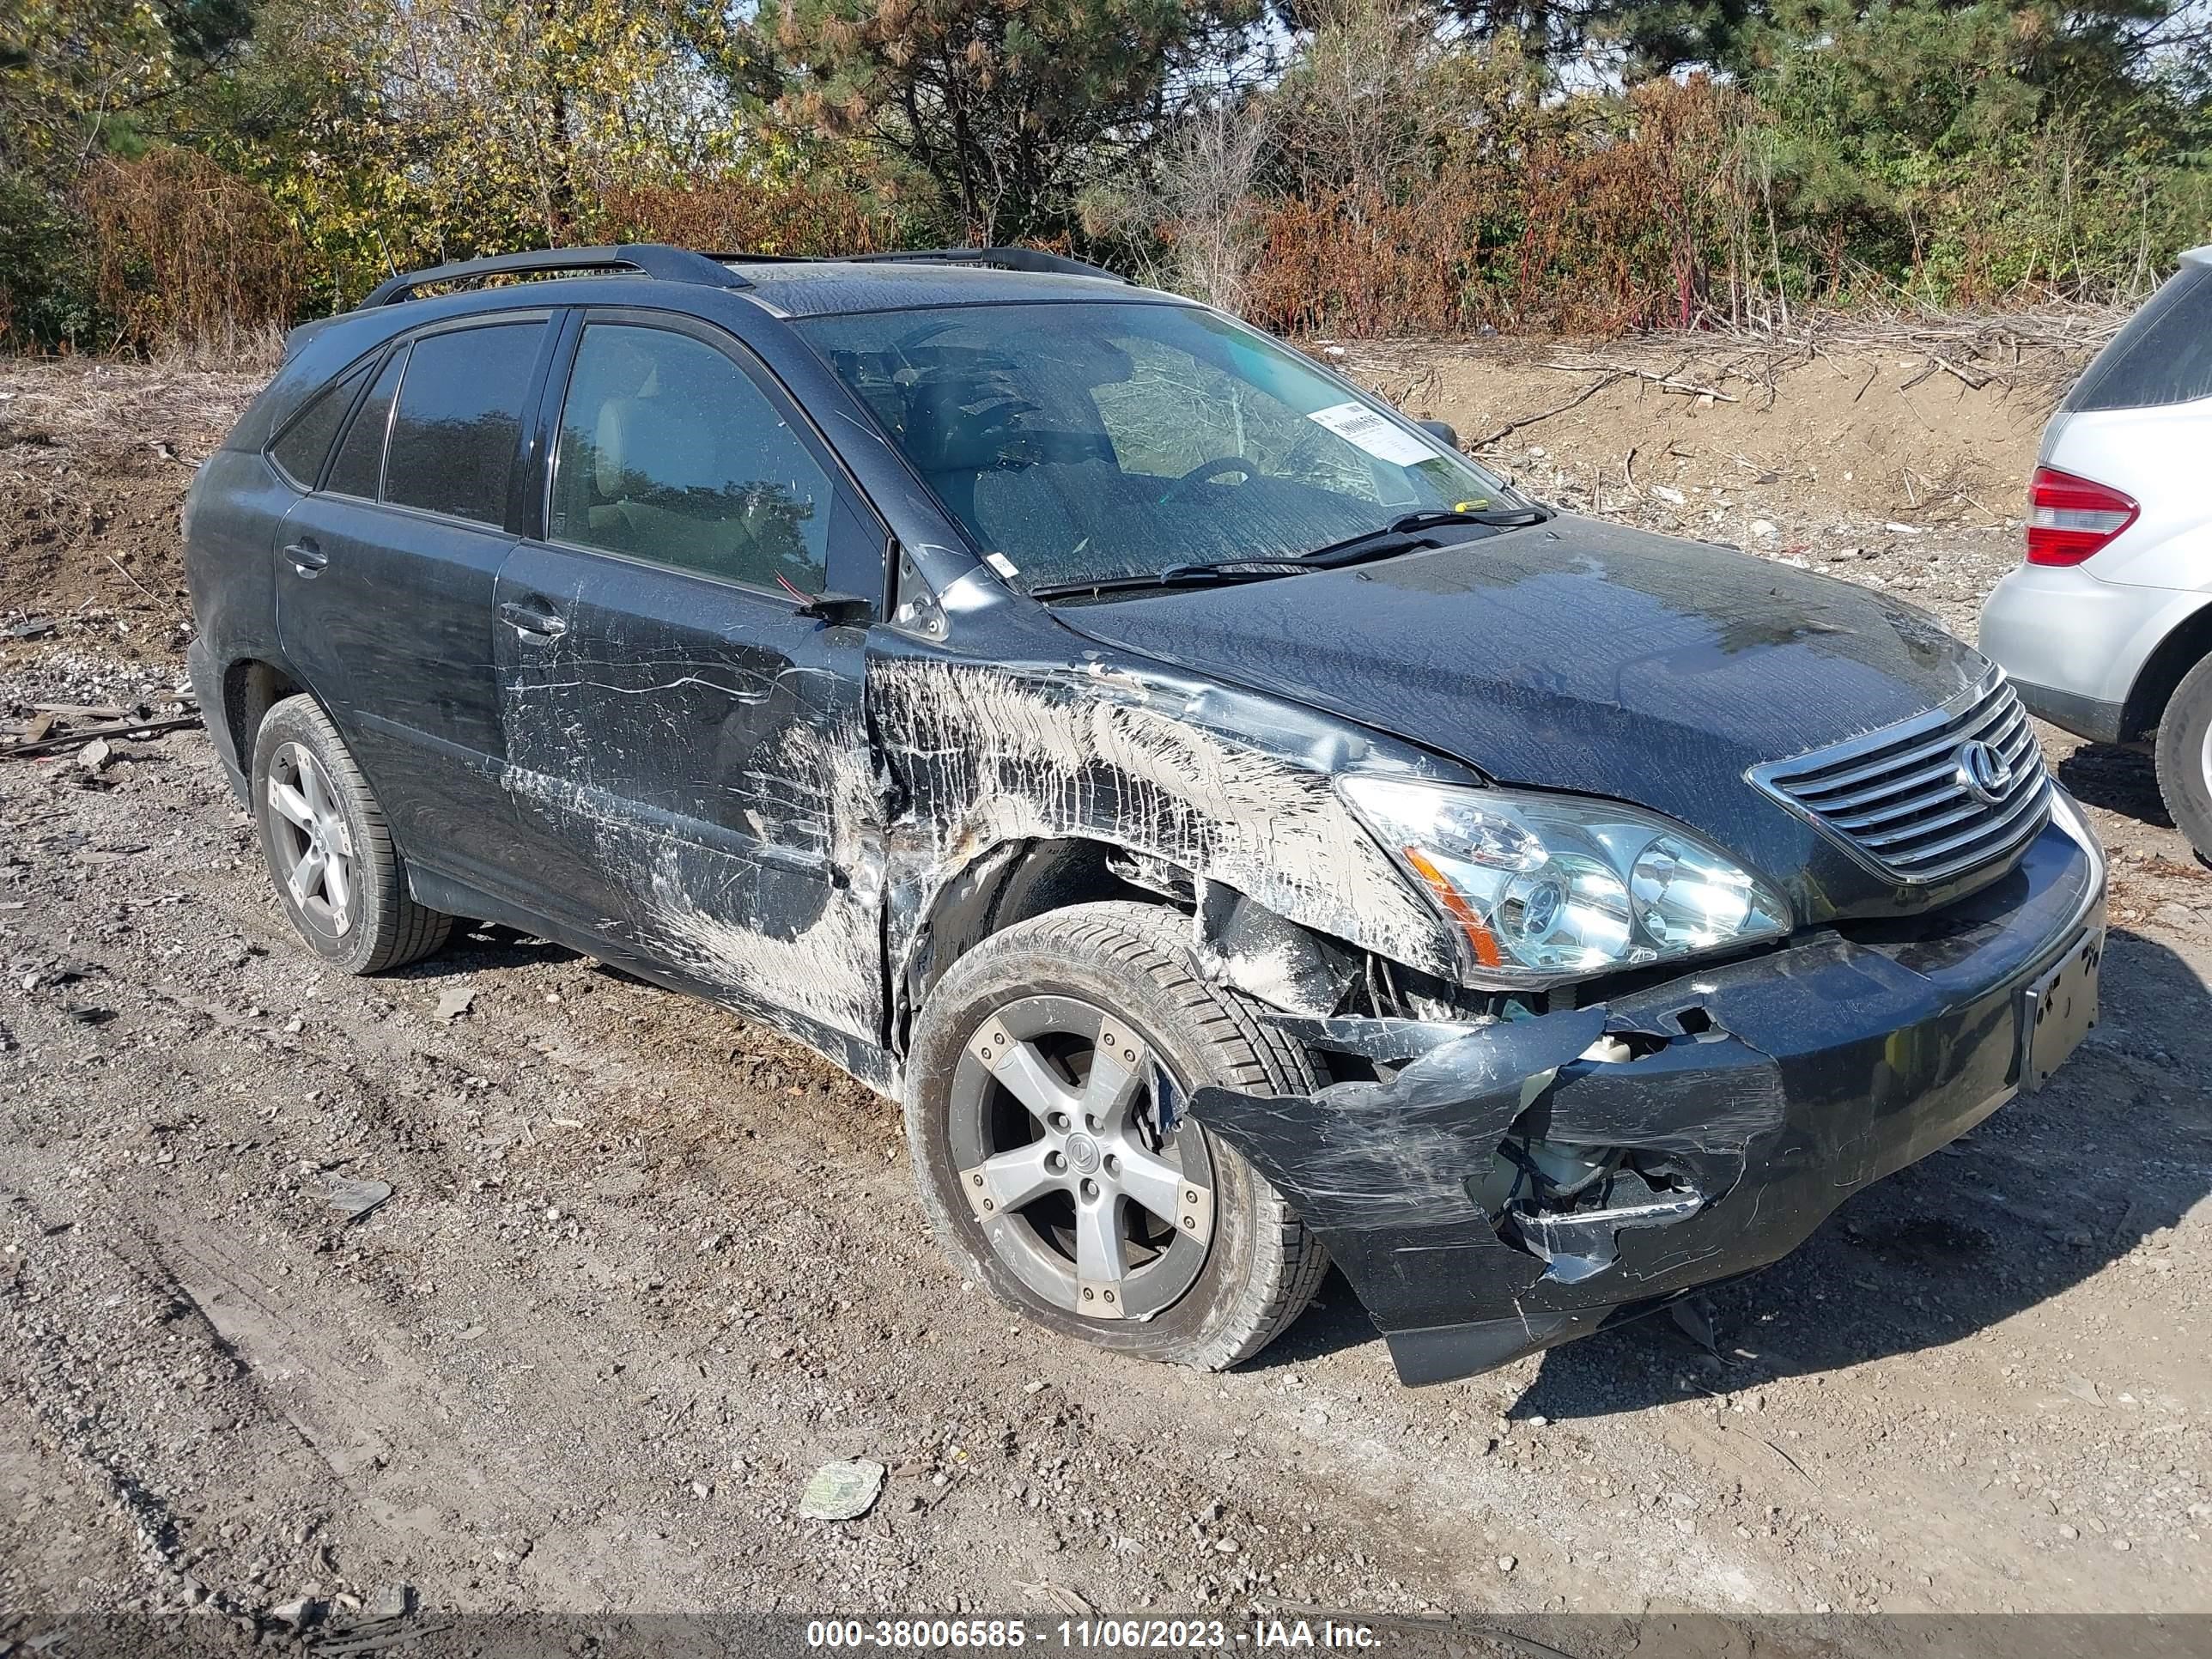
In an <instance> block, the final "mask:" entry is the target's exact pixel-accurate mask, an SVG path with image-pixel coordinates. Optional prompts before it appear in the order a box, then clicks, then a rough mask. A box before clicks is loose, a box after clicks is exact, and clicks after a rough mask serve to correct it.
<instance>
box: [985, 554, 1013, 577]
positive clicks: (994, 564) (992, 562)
mask: <svg viewBox="0 0 2212 1659" xmlns="http://www.w3.org/2000/svg"><path fill="white" fill-rule="evenodd" d="M983 562H984V563H985V564H987V565H989V566H990V567H991V568H992V569H994V570H995V571H997V572H998V573H999V574H1000V575H1001V576H1012V574H1014V562H1013V561H1012V559H1010V558H1008V557H1007V556H1006V555H1005V554H1003V553H986V554H985V555H984V556H983Z"/></svg>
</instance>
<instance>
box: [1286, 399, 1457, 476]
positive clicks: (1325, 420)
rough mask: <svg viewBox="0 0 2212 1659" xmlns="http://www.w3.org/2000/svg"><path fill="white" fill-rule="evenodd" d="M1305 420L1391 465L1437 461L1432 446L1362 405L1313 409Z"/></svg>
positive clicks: (1337, 405) (1331, 405) (1333, 405)
mask: <svg viewBox="0 0 2212 1659" xmlns="http://www.w3.org/2000/svg"><path fill="white" fill-rule="evenodd" d="M1306 419H1308V420H1310V421H1311V422H1314V423H1315V424H1316V425H1318V426H1325V427H1327V428H1328V429H1329V430H1330V431H1331V432H1334V434H1336V435H1337V436H1338V437H1340V438H1342V439H1343V440H1345V441H1346V442H1347V443H1353V444H1357V445H1358V446H1359V447H1360V448H1362V449H1364V450H1365V451H1366V452H1367V453H1369V454H1370V455H1372V456H1373V457H1375V459H1376V460H1378V461H1389V463H1391V465H1394V466H1412V465H1414V464H1415V463H1417V462H1420V461H1427V460H1433V459H1436V453H1437V452H1436V449H1435V447H1434V446H1432V445H1430V444H1425V443H1424V442H1422V441H1420V440H1419V438H1416V437H1415V436H1414V435H1413V434H1412V433H1410V432H1401V431H1400V430H1399V429H1398V428H1396V427H1395V426H1393V425H1391V424H1390V422H1388V421H1386V420H1384V419H1383V417H1382V416H1380V415H1377V414H1376V412H1375V411H1374V410H1371V409H1370V408H1368V407H1367V406H1366V405H1365V404H1330V405H1329V406H1328V408H1327V409H1316V410H1314V412H1313V413H1312V414H1310V415H1309V416H1306Z"/></svg>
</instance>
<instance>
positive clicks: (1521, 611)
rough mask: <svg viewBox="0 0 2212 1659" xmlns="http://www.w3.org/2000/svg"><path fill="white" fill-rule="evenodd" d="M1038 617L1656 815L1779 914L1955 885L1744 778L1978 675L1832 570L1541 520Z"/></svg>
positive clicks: (1478, 762)
mask: <svg viewBox="0 0 2212 1659" xmlns="http://www.w3.org/2000/svg"><path fill="white" fill-rule="evenodd" d="M1054 615H1055V616H1056V617H1058V618H1059V619H1060V621H1061V622H1063V623H1066V624H1067V625H1068V626H1070V627H1071V628H1073V629H1077V630H1079V631H1080V632H1082V633H1084V634H1086V635H1090V636H1091V637H1092V638H1094V639H1096V640H1098V641H1102V642H1103V643H1108V644H1112V645H1116V646H1120V647H1125V648H1127V649H1129V650H1132V651H1135V652H1139V653H1143V654H1145V655H1148V656H1151V657H1153V658H1156V659H1159V660H1161V661H1164V662H1167V663H1171V664H1174V665H1177V666H1179V667H1182V668H1186V669H1189V670H1192V671H1198V672H1201V673H1208V674H1212V675H1216V676H1218V677H1221V678H1225V679H1229V680H1233V681H1237V682H1240V683H1242V684H1245V685H1248V686H1251V687H1255V688H1259V689H1264V690H1270V691H1273V692H1276V693H1279V695H1281V696H1285V697H1290V698H1294V699H1296V700H1297V701H1298V702H1303V703H1306V704H1310V705H1311V706H1314V707H1316V708H1323V709H1327V710H1328V711H1329V712H1331V713H1334V714H1340V715H1342V716H1344V717H1346V718H1347V719H1350V720H1357V721H1358V722H1360V723H1361V724H1362V725H1364V726H1372V727H1376V728H1378V729H1380V730H1383V731H1385V732H1391V733H1393V734H1395V735H1397V736H1400V737H1403V738H1408V739H1410V740H1412V741H1413V742H1415V743H1419V744H1423V745H1425V746H1426V747H1428V748H1430V749H1432V750H1438V751H1440V752H1442V753H1444V754H1447V755H1450V756H1453V757H1455V758H1457V759H1459V760H1462V761H1464V762H1466V763H1468V764H1469V765H1471V766H1474V767H1475V768H1477V769H1480V771H1481V772H1483V773H1484V774H1485V775H1487V776H1488V777H1489V778H1491V779H1492V781H1496V782H1499V783H1507V784H1524V785H1530V786H1534V787H1542V788H1551V789H1569V790H1577V791H1580V792H1583V793H1589V794H1597V795H1608V796H1613V797H1614V798H1616V799H1623V800H1629V801H1634V802H1637V803H1638V804H1640V805H1645V806H1648V807H1651V808H1653V809H1655V810H1656V811H1662V812H1664V813H1666V814H1667V815H1668V816H1669V817H1674V818H1675V819H1678V820H1680V822H1682V823H1686V824H1689V825H1691V826H1692V827H1693V828H1695V829H1700V830H1702V831H1704V832H1705V834H1706V835H1708V836H1711V837H1712V838H1713V839H1715V840H1716V841H1717V842H1719V843H1720V844H1721V845H1722V846H1723V847H1726V848H1729V849H1731V850H1732V851H1734V852H1735V853H1736V854H1738V855H1739V856H1741V857H1744V858H1747V859H1749V860H1752V861H1753V864H1754V865H1756V866H1758V867H1759V869H1760V870H1761V871H1762V872H1764V873H1765V874H1767V875H1768V876H1770V877H1771V878H1774V879H1776V880H1778V881H1779V882H1780V883H1781V884H1783V886H1784V889H1785V890H1788V891H1789V892H1790V894H1791V895H1792V896H1793V898H1794V899H1796V902H1797V903H1798V908H1799V915H1800V917H1801V919H1804V920H1816V919H1820V918H1821V917H1824V916H1828V915H1836V914H1838V913H1863V914H1879V913H1883V912H1894V911H1897V910H1901V909H1908V908H1920V907H1921V906H1922V905H1923V904H1924V903H1927V902H1931V901H1934V900H1937V899H1940V898H1942V897H1943V896H1948V891H1949V890H1950V889H1946V890H1940V891H1929V890H1908V889H1905V888H1903V887H1900V886H1898V885H1895V884H1891V883H1889V882H1887V881H1886V880H1885V879H1883V878H1881V877H1878V876H1876V875H1875V874H1874V873H1873V872H1871V871H1869V870H1868V869H1866V868H1865V867H1864V866H1861V865H1859V864H1858V863H1857V862H1856V861H1855V860H1851V859H1850V858H1849V857H1848V855H1846V854H1844V853H1843V852H1842V851H1841V849H1839V848H1836V847H1835V846H1834V845H1833V844H1832V842H1828V841H1827V840H1826V837H1825V836H1820V834H1819V833H1818V832H1817V831H1814V830H1813V829H1811V828H1810V827H1809V826H1808V825H1807V824H1806V823H1804V822H1803V821H1802V819H1799V818H1797V817H1795V816H1794V815H1793V814H1791V813H1789V812H1787V811H1784V809H1783V808H1782V807H1780V806H1779V805H1776V804H1775V803H1773V802H1772V801H1771V800H1769V799H1767V798H1766V797H1765V795H1763V794H1761V793H1759V791H1758V790H1757V789H1756V788H1755V787H1753V785H1751V784H1750V783H1749V782H1747V781H1746V779H1745V777H1744V773H1745V770H1746V769H1747V768H1748V767H1752V766H1755V765H1757V764H1759V763H1761V762H1764V761H1773V760H1782V759H1786V758H1788V757H1792V756H1796V755H1800V754H1803V753H1805V752H1807V751H1808V750H1814V749H1819V748H1823V747H1825V746H1826V745H1827V744H1832V743H1836V742H1838V741H1840V740H1841V739H1843V738H1850V737H1856V736H1857V735H1859V734H1860V733H1863V732H1869V731H1873V730H1875V729H1876V728H1878V727H1881V726H1889V725H1892V724H1893V723H1894V722H1896V721H1899V720H1905V719H1908V718H1910V717H1911V716H1912V715H1915V714H1921V713H1923V712H1924V711H1926V710H1927V709H1929V708H1933V707H1935V706H1936V704H1937V703H1940V702H1942V701H1943V700H1944V699H1946V698H1948V697H1949V696H1952V695H1953V694H1954V693H1955V692H1958V691H1960V690H1963V689H1965V688H1966V687H1967V686H1968V685H1970V684H1972V683H1973V682H1975V681H1976V680H1978V678H1980V677H1981V675H1983V674H1984V672H1986V671H1987V666H1986V665H1985V664H1984V661H1983V659H1981V657H1980V656H1978V654H1977V653H1975V652H1973V651H1972V650H1971V649H1970V648H1969V647H1966V646H1965V645H1963V644H1961V643H1960V641H1957V640H1955V639H1954V638H1952V637H1951V636H1950V635H1948V634H1946V633H1945V632H1944V631H1943V630H1942V628H1941V627H1940V626H1939V625H1938V624H1937V623H1936V622H1935V621H1934V620H1933V619H1931V618H1930V617H1928V616H1926V615H1924V614H1923V613H1922V612H1921V611H1916V610H1913V609H1912V608H1911V607H1910V606H1907V605H1900V604H1898V603H1896V602H1894V601H1893V600H1890V599H1884V598H1883V597H1882V596H1881V595H1880V594H1877V593H1874V592H1869V591H1868V590H1866V589H1865V588H1862V587H1857V586H1852V585H1851V584H1850V583H1848V582H1843V581H1838V580H1833V579H1832V578H1829V577H1826V576H1818V575H1814V574H1811V573H1810V572H1808V571H1802V570H1799V569H1796V568H1793V567H1791V566H1789V565H1784V564H1777V563H1774V562H1770V561H1768V560H1765V559H1757V558H1753V557H1750V556H1747V555H1744V554H1741V553H1735V552H1732V551H1730V550H1727V549H1724V548H1718V547H1711V546H1707V545H1705V544H1702V543H1696V542H1685V541H1677V540H1674V539H1671V538H1667V537H1662V536H1654V535H1649V534H1646V533H1644V532H1641V531H1635V530H1630V529H1628V528H1626V527H1625V526H1619V525H1612V524H1606V523H1603V522H1601V521H1599V520H1589V519H1576V518H1568V517H1560V518H1558V519H1554V520H1552V521H1551V522H1549V523H1547V524H1546V525H1544V526H1541V528H1536V529H1530V530H1525V531H1519V532H1510V533H1506V534H1501V535H1497V536H1490V537H1484V538H1480V539H1477V540H1474V541H1468V542H1463V543H1460V544H1456V545H1454V546H1450V547H1445V548H1440V549H1437V550H1432V551H1423V552H1417V553H1413V554H1408V555H1406V556H1402V557H1399V558H1395V559H1390V560H1387V561H1384V562H1381V563H1377V564H1372V565H1365V566H1358V567H1354V568H1350V569H1344V570H1333V571H1327V572H1323V573H1321V574H1314V575H1305V576H1286V577H1283V578H1280V579H1279V580H1271V581H1257V582H1251V583H1248V584H1244V585H1242V586H1233V587H1218V588H1205V589H1193V590H1184V591H1173V590H1171V591H1169V592H1163V593H1161V594H1159V595H1158V596H1156V597H1155V596H1150V595H1148V596H1146V597H1144V598H1139V599H1120V600H1115V601H1114V602H1111V603H1099V604H1090V605H1061V606H1060V607H1058V608H1057V609H1056V610H1055V611H1054Z"/></svg>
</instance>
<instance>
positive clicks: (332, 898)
mask: <svg viewBox="0 0 2212 1659" xmlns="http://www.w3.org/2000/svg"><path fill="white" fill-rule="evenodd" d="M252 786H253V797H252V798H253V821H254V825H255V827H256V828H257V829H258V830H259V831H260V834H261V854H262V856H263V858H264V859H265V860H267V861H268V865H269V875H270V879H271V880H272V881H273V882H275V883H276V897H277V900H278V902H281V903H282V904H283V907H284V914H285V915H288V916H289V917H290V918H291V921H292V926H293V927H295V929H297V930H298V932H299V934H300V937H301V939H305V940H306V941H307V943H308V945H311V946H313V949H314V951H315V954H316V955H318V956H319V957H322V958H323V959H324V960H325V962H327V963H330V964H331V966H332V967H334V968H338V969H343V971H344V972H346V973H349V974H374V973H380V972H382V971H383V970H384V969H387V968H400V967H404V966H405V965H406V964H407V963H410V962H416V961H420V960H421V959H422V957H427V956H428V955H429V954H430V953H431V952H432V951H435V950H437V949H438V948H439V947H441V945H444V944H445V942H446V939H447V935H448V934H449V933H451V932H452V931H453V918H452V917H451V916H448V915H445V914H444V913H443V912H441V911H437V910H432V909H429V908H427V907H425V906H423V905H420V904H417V903H416V902H415V900H414V896H413V895H411V894H410V892H409V891H408V890H407V872H406V869H405V867H404V866H403V865H402V864H401V862H400V860H399V851H398V848H396V847H395V846H393V845H392V831H391V829H390V828H389V827H388V826H387V825H386V823H385V821H384V811H383V809H382V808H381V807H380V806H379V805H377V804H376V796H375V794H374V793H373V792H372V791H371V790H370V788H369V787H368V779H367V778H366V777H364V776H363V775H362V770H361V768H360V767H359V766H358V765H356V763H355V762H354V758H353V754H352V751H351V750H349V749H347V747H346V746H345V740H344V739H343V738H341V737H339V736H338V731H337V727H336V726H333V725H331V718H330V716H329V715H327V714H325V713H324V712H323V710H322V708H321V706H320V705H319V704H318V703H317V702H315V700H314V699H313V697H308V696H293V697H287V698H285V699H284V700H283V702H279V703H276V705H274V706H273V707H272V708H270V710H269V713H268V714H267V715H266V716H264V718H263V720H262V722H261V730H260V732H258V734H256V736H255V738H254V741H253V773H252Z"/></svg>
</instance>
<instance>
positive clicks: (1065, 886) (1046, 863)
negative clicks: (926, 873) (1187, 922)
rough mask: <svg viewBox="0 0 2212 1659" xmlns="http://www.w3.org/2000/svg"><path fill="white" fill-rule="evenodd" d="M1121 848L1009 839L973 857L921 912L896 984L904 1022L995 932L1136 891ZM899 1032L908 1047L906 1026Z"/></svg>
mask: <svg viewBox="0 0 2212 1659" xmlns="http://www.w3.org/2000/svg"><path fill="white" fill-rule="evenodd" d="M1114 850H1115V849H1113V848H1110V847H1109V846H1108V845H1107V844H1106V843H1104V842H1095V841H1082V840H1051V841H1027V842H1005V843H1002V844H1001V845H1000V846H998V847H994V848H991V849H990V850H989V851H987V852H986V853H983V854H981V855H980V856H978V857H976V858H975V859H972V860H969V863H968V864H967V866H965V867H964V868H963V869H962V871H961V872H960V873H959V874H958V875H957V876H955V877H954V878H952V879H951V881H949V882H947V883H946V884H945V886H944V887H943V888H941V889H940V890H939V892H938V893H937V895H936V897H935V899H934V900H933V902H932V904H931V906H930V909H929V912H928V914H927V915H925V916H923V917H922V918H921V922H920V926H919V927H917V929H916V931H915V938H914V945H913V948H912V949H911V950H910V951H908V955H907V963H906V971H905V975H904V981H903V983H902V984H901V985H900V986H899V987H897V989H898V992H899V997H898V1000H899V1003H900V1006H901V1019H900V1024H901V1025H902V1026H903V1025H904V1024H905V1016H906V1015H907V1014H908V1013H910V1012H911V1011H912V1010H914V1009H916V1008H919V1007H920V1006H921V1003H922V999H923V998H925V997H927V995H928V994H929V991H930V987H932V986H933V985H935V984H936V983H937V981H939V979H942V978H943V977H944V976H945V969H948V968H950V967H951V965H952V964H953V963H956V962H957V961H958V960H959V959H960V958H961V957H962V956H963V955H964V954H966V953H967V952H968V951H971V950H973V949H974V948H975V946H976V945H980V944H981V943H982V941H983V940H985V939H988V938H989V937H990V936H991V935H992V934H994V933H1003V932H1005V931H1006V929H1007V928H1009V927H1012V926H1013V925H1014V924H1015V923H1016V922H1018V921H1028V920H1029V919H1030V917H1031V916H1039V915H1044V914H1045V913H1046V912H1047V911H1048V910H1060V909H1065V908H1066V907H1067V906H1069V905H1071V904H1087V903H1089V902H1091V901H1092V900H1095V899H1109V898H1127V897H1130V896H1132V895H1133V893H1134V891H1135V890H1134V889H1133V888H1132V887H1131V885H1130V884H1129V883H1127V881H1125V880H1123V879H1122V878H1121V877H1120V876H1117V875H1116V874H1115V872H1114V871H1113V870H1112V868H1111V867H1110V866H1109V859H1110V858H1111V857H1112V855H1113V853H1114ZM900 1037H901V1046H902V1047H903V1046H904V1033H903V1030H902V1031H901V1033H900Z"/></svg>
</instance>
